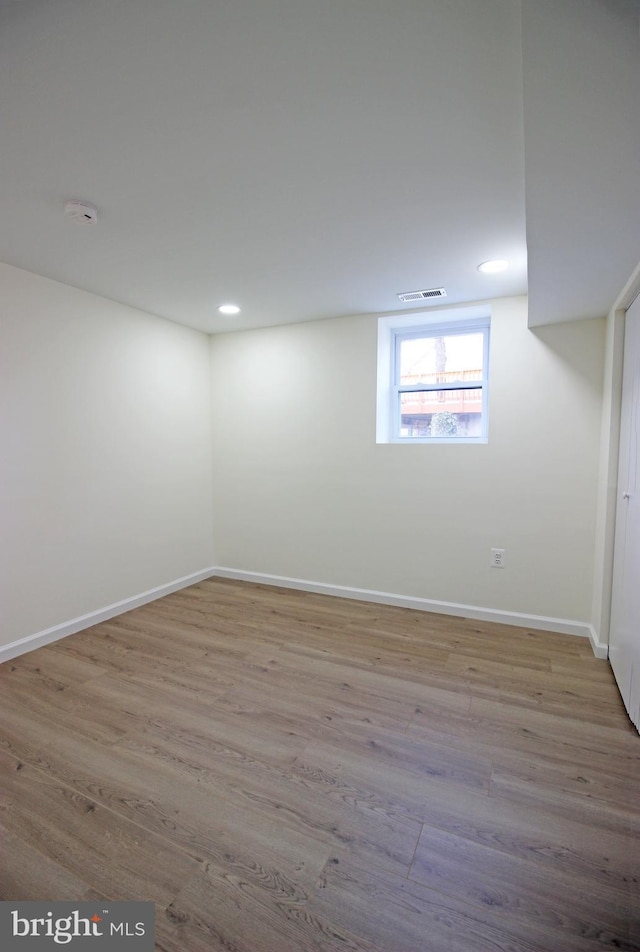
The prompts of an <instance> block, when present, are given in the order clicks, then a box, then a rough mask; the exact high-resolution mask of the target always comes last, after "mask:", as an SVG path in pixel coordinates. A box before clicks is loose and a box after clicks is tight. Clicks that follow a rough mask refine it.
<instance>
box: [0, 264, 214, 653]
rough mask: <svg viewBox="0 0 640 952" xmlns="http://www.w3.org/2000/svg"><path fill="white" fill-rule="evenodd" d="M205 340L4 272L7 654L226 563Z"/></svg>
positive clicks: (0, 295)
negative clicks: (219, 554)
mask: <svg viewBox="0 0 640 952" xmlns="http://www.w3.org/2000/svg"><path fill="white" fill-rule="evenodd" d="M209 400H210V364H209V342H208V339H207V337H206V336H205V335H204V334H201V333H199V332H197V331H192V330H188V329H186V328H184V327H181V326H178V325H176V324H172V323H170V322H168V321H164V320H161V319H159V318H155V317H152V316H150V315H147V314H143V313H142V312H139V311H136V310H133V309H131V308H127V307H123V306H121V305H118V304H115V303H114V302H111V301H107V300H105V299H104V298H99V297H96V296H94V295H92V294H87V293H85V292H83V291H78V290H75V289H73V288H70V287H67V286H65V285H62V284H58V283H56V282H54V281H49V280H47V279H46V278H42V277H38V276H36V275H33V274H29V273H27V272H25V271H20V270H18V269H16V268H12V267H9V266H7V265H0V437H1V448H0V553H1V564H0V645H2V644H8V643H10V642H12V641H15V640H17V639H20V638H22V637H26V636H29V635H32V634H34V633H37V632H39V631H41V630H42V629H45V628H49V627H52V626H55V625H58V624H62V623H64V622H67V621H68V620H70V619H73V618H75V617H77V616H80V615H83V614H85V613H89V612H93V611H96V610H98V609H100V608H102V607H104V606H107V605H109V604H111V603H113V602H116V601H120V600H122V599H126V598H129V597H131V596H133V595H137V594H139V593H141V592H144V591H146V590H147V589H150V588H155V587H157V586H160V585H164V584H166V583H169V582H171V581H172V580H175V579H177V578H180V577H182V576H185V575H189V574H191V573H194V572H198V571H200V570H203V569H205V568H207V567H209V566H211V565H212V563H213V552H212V531H211V525H212V517H211V509H212V500H211V444H210V407H209Z"/></svg>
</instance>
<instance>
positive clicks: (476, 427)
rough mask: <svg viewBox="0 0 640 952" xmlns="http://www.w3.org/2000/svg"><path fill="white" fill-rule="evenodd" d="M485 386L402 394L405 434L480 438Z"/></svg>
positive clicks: (401, 427) (401, 415)
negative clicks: (483, 389) (483, 387)
mask: <svg viewBox="0 0 640 952" xmlns="http://www.w3.org/2000/svg"><path fill="white" fill-rule="evenodd" d="M481 435H482V389H481V388H480V387H478V388H477V389H476V388H474V389H473V390H428V391H426V392H425V391H423V392H413V391H412V392H409V393H401V394H400V436H401V437H435V438H437V439H441V438H443V437H456V436H461V437H467V438H469V437H479V436H481Z"/></svg>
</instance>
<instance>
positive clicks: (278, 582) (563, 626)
mask: <svg viewBox="0 0 640 952" xmlns="http://www.w3.org/2000/svg"><path fill="white" fill-rule="evenodd" d="M213 576H219V577H220V578H233V579H238V580H240V581H245V582H257V583H260V584H263V585H275V586H276V587H278V588H293V589H298V590H300V591H303V592H316V593H317V594H320V595H333V596H335V597H337V598H353V599H357V600H359V601H366V602H377V603H378V604H381V605H396V606H398V607H400V608H413V609H416V610H417V611H423V612H437V613H439V614H444V615H454V616H459V617H462V618H475V619H477V620H478V621H491V622H498V623H500V624H504V625H515V626H516V627H518V628H537V629H539V630H542V631H557V632H560V633H561V634H565V635H578V636H579V637H582V638H588V639H589V641H590V642H591V647H592V649H593V653H594V655H595V656H596V658H606V657H607V651H608V649H607V645H605V644H603V643H602V642H600V641H599V640H598V636H597V633H596V631H595V629H594V627H593V625H590V624H588V623H587V622H581V621H572V620H569V619H566V618H549V617H547V616H545V615H528V614H525V613H522V612H509V611H502V610H501V609H494V608H481V607H479V606H477V605H463V604H459V603H457V602H441V601H436V600H435V599H431V598H418V597H416V596H413V595H394V594H393V593H391V592H378V591H374V590H371V589H366V588H351V587H350V586H346V585H330V584H329V583H327V582H311V581H308V580H307V579H300V578H288V577H286V576H282V575H266V574H264V573H262V572H245V571H242V570H241V569H233V568H227V567H224V566H218V567H215V568H214V567H211V568H207V569H203V570H202V571H200V572H194V573H193V574H192V575H185V576H183V577H182V578H178V579H175V580H174V581H173V582H168V583H167V584H166V585H159V586H158V587H157V588H151V589H149V590H148V591H147V592H142V593H141V594H140V595H134V596H132V597H131V598H125V599H123V601H120V602H114V603H113V604H112V605H107V606H106V607H105V608H100V609H98V610H97V611H94V612H90V613H89V614H87V615H80V616H79V617H78V618H72V619H71V620H70V621H67V622H63V623H62V624H60V625H55V626H54V627H53V628H47V629H46V630H45V631H39V632H37V633H36V634H34V635H27V637H25V638H20V639H19V640H18V641H13V642H11V643H10V644H8V645H2V646H0V664H1V663H3V662H4V661H10V660H11V659H12V658H16V657H18V656H19V655H22V654H26V653H27V652H28V651H34V650H35V649H36V648H43V647H44V646H45V645H49V644H52V643H53V642H54V641H59V640H60V639H61V638H66V637H67V635H73V634H75V633H76V632H78V631H82V630H83V629H84V628H90V627H91V626H92V625H97V624H99V623H100V622H102V621H108V620H109V619H110V618H115V617H116V615H121V614H123V613H124V612H128V611H131V609H133V608H139V607H140V606H141V605H146V604H147V603H148V602H153V601H155V600H156V599H158V598H163V597H164V596H165V595H170V594H171V593H172V592H177V591H179V590H180V589H181V588H187V587H188V586H189V585H195V584H196V582H201V581H203V579H206V578H212V577H213Z"/></svg>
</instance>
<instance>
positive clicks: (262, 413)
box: [211, 298, 604, 621]
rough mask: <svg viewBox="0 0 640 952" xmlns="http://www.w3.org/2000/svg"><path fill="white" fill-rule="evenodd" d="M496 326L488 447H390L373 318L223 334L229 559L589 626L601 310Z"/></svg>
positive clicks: (221, 497) (219, 421) (217, 367)
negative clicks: (379, 416) (562, 319)
mask: <svg viewBox="0 0 640 952" xmlns="http://www.w3.org/2000/svg"><path fill="white" fill-rule="evenodd" d="M491 335H492V336H491V370H490V378H491V383H490V387H491V390H490V420H489V442H488V443H487V444H484V445H469V444H466V445H446V444H440V445H413V446H407V445H397V444H382V445H380V444H376V442H375V439H376V428H375V412H376V359H377V320H376V317H375V316H356V317H347V318H341V319H337V320H327V321H318V322H315V323H310V324H301V325H293V326H287V327H274V328H271V329H266V330H257V331H249V332H245V333H237V334H228V335H221V336H216V337H213V338H212V341H211V349H212V380H213V404H212V406H213V436H214V499H215V503H216V504H215V508H214V526H215V539H216V561H217V564H218V565H220V566H227V567H231V568H235V569H238V570H244V571H252V572H259V573H265V574H272V575H280V576H286V577H292V578H299V579H307V580H311V581H314V582H323V583H329V584H333V585H341V586H351V587H355V588H364V589H370V590H374V591H382V592H392V593H397V594H401V595H410V596H415V597H420V598H426V599H435V600H442V601H446V602H452V603H456V604H462V605H478V606H483V607H487V608H490V609H495V610H502V611H512V612H523V613H529V614H536V615H544V616H550V617H554V618H566V619H577V620H581V621H588V620H589V619H590V616H591V596H592V578H593V552H594V536H595V511H596V489H597V477H598V454H599V449H598V446H599V433H600V413H601V399H602V370H603V353H604V321H602V320H594V321H587V322H575V323H573V322H572V323H568V324H560V325H554V326H550V327H544V328H540V329H538V330H536V331H531V330H529V329H528V328H527V301H526V298H510V299H501V300H497V301H495V302H493V304H492V325H491ZM492 547H499V548H504V549H505V550H506V563H505V568H504V569H495V568H491V567H490V565H489V553H490V549H491V548H492Z"/></svg>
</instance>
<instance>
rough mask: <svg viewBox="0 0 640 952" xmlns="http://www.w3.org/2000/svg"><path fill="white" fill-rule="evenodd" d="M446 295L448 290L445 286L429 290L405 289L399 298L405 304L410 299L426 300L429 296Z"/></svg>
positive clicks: (440, 296) (439, 296) (438, 296)
mask: <svg viewBox="0 0 640 952" xmlns="http://www.w3.org/2000/svg"><path fill="white" fill-rule="evenodd" d="M446 296H447V292H446V291H445V289H444V288H429V290H428V291H403V293H402V294H399V295H398V298H399V299H400V300H401V301H402V303H403V304H407V303H408V302H409V301H424V300H428V299H429V298H443V297H446Z"/></svg>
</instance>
